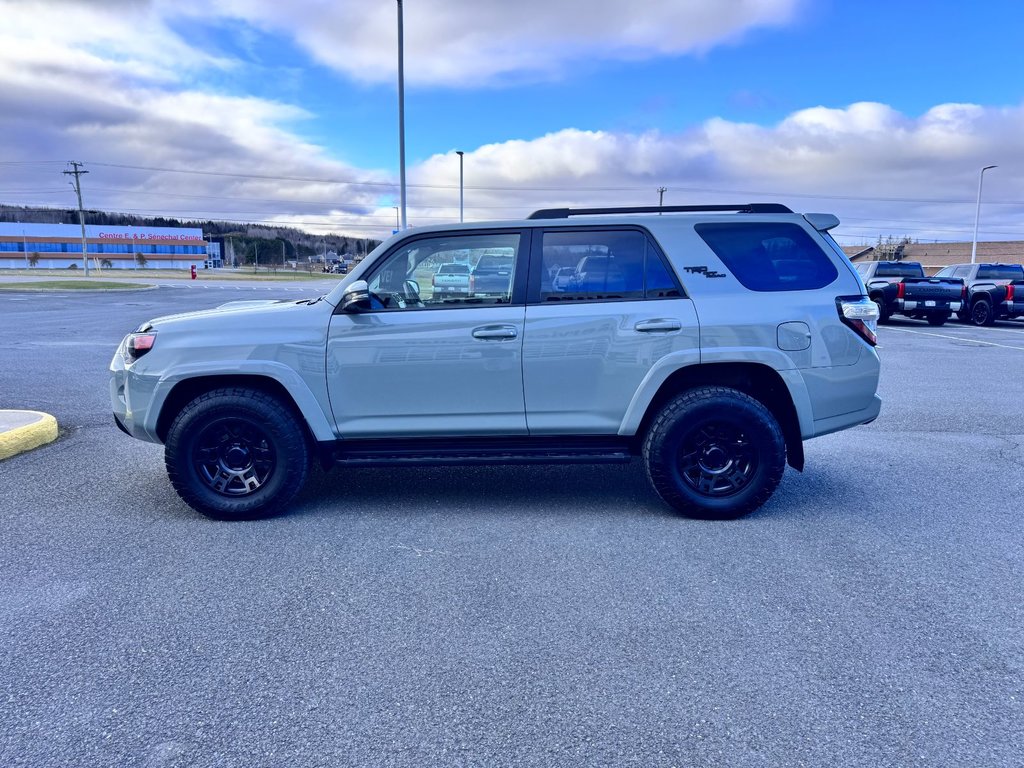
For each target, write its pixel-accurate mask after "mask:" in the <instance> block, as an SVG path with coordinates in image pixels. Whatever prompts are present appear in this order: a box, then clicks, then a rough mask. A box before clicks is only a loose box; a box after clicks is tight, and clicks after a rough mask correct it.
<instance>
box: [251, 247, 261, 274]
mask: <svg viewBox="0 0 1024 768" xmlns="http://www.w3.org/2000/svg"><path fill="white" fill-rule="evenodd" d="M252 249H253V250H254V251H255V252H256V265H255V266H254V267H253V268H252V271H253V272H259V271H260V244H259V243H253V244H252Z"/></svg>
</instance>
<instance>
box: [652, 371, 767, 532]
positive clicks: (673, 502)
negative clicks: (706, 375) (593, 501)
mask: <svg viewBox="0 0 1024 768" xmlns="http://www.w3.org/2000/svg"><path fill="white" fill-rule="evenodd" d="M643 457H644V463H645V464H646V466H647V476H648V477H649V478H650V481H651V484H652V485H653V486H654V489H655V490H656V491H657V492H658V495H659V496H661V498H662V499H664V500H665V502H666V503H668V504H669V505H670V506H672V507H674V508H675V509H677V510H678V511H679V512H682V513H683V514H684V515H687V516H688V517H696V518H702V519H713V520H727V519H731V518H736V517H740V516H742V515H745V514H747V513H749V512H752V511H754V510H755V509H757V508H758V507H760V506H761V505H762V504H764V503H765V502H766V501H767V500H768V498H769V497H770V496H771V495H772V493H773V492H774V491H775V488H776V487H777V486H778V484H779V481H780V480H781V479H782V473H783V471H784V470H785V466H786V443H785V440H784V439H783V436H782V430H781V428H780V427H779V424H778V422H777V421H776V420H775V417H774V416H772V414H771V412H770V411H769V410H768V409H767V408H766V407H765V406H764V405H763V404H761V403H760V402H758V401H757V400H755V399H754V398H752V397H750V396H749V395H746V394H744V393H742V392H739V391H738V390H735V389H729V388H727V387H700V388H697V389H692V390H690V391H688V392H685V393H683V394H681V395H678V396H677V397H675V398H674V399H672V400H670V401H669V402H668V403H667V404H666V405H665V406H664V407H663V408H662V410H661V412H660V413H659V414H658V415H657V416H656V417H655V419H654V422H653V423H652V424H651V428H650V430H649V431H648V433H647V437H646V439H645V440H644V446H643Z"/></svg>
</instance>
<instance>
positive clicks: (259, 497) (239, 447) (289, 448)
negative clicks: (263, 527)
mask: <svg viewBox="0 0 1024 768" xmlns="http://www.w3.org/2000/svg"><path fill="white" fill-rule="evenodd" d="M164 461H165V463H166V465H167V474H168V476H169V477H170V479H171V484H172V485H173V486H174V489H175V490H176V491H177V492H178V495H179V496H181V498H182V499H183V500H184V501H185V503H187V504H188V505H189V506H190V507H192V508H193V509H195V510H196V511H198V512H201V513H203V514H204V515H206V516H207V517H212V518H215V519H218V520H255V519H258V518H262V517H269V516H271V515H274V514H276V513H278V512H280V511H281V510H282V509H284V507H285V506H286V505H287V504H288V502H289V501H291V500H292V498H293V497H294V496H295V494H296V493H298V492H299V490H300V489H301V488H302V485H303V483H304V482H305V480H306V475H307V474H308V472H309V467H310V450H309V445H308V443H307V442H306V436H305V434H304V432H303V429H302V425H301V424H299V422H298V419H297V418H296V417H295V416H294V415H293V414H292V412H291V410H290V409H289V408H287V407H286V406H285V405H284V404H283V403H281V401H280V400H278V398H276V397H274V396H273V395H270V394H268V393H266V392H261V391H259V390H253V389H245V388H227V389H216V390H213V391H211V392H207V393H205V394H203V395H200V396H199V397H197V398H196V399H194V400H192V401H191V402H190V403H189V404H188V405H186V406H185V407H184V408H183V409H182V410H181V412H180V413H179V414H178V415H177V417H176V418H175V419H174V422H173V423H172V424H171V428H170V430H169V432H168V434H167V441H166V444H165V446H164Z"/></svg>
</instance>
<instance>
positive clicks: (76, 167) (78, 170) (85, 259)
mask: <svg viewBox="0 0 1024 768" xmlns="http://www.w3.org/2000/svg"><path fill="white" fill-rule="evenodd" d="M69 164H70V165H71V167H72V168H73V170H70V171H62V173H63V174H64V175H65V176H74V177H75V183H74V184H72V185H71V186H73V187H74V188H75V194H76V195H78V223H79V224H81V225H82V263H83V264H84V265H85V276H86V277H88V276H89V246H88V245H87V244H86V242H85V211H84V210H82V184H81V181H80V180H79V178H78V177H79V176H81V175H82V174H83V173H88V171H83V170H82V164H81V163H77V162H75V161H74V160H72V161H71V162H70V163H69Z"/></svg>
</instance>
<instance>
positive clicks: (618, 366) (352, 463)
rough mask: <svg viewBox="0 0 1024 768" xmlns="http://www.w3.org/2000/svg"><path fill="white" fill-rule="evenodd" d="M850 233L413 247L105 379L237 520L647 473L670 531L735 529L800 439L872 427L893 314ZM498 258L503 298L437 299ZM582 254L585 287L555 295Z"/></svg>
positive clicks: (701, 229)
mask: <svg viewBox="0 0 1024 768" xmlns="http://www.w3.org/2000/svg"><path fill="white" fill-rule="evenodd" d="M655 214H658V215H655ZM838 223H839V220H838V219H837V218H836V217H835V216H831V215H828V214H806V215H799V214H796V213H793V212H792V211H790V210H789V209H788V208H786V207H784V206H782V205H777V204H772V203H761V204H746V205H736V206H723V205H710V206H674V207H673V206H666V207H660V208H655V209H649V208H640V209H636V208H609V209H586V210H582V211H578V210H570V209H553V210H542V211H537V212H535V213H534V214H533V215H532V216H530V217H529V218H528V219H526V220H522V221H508V222H502V223H493V222H491V223H488V224H487V225H486V227H475V226H465V225H455V226H448V227H446V226H436V227H424V228H421V229H416V230H410V231H406V232H402V233H400V234H397V235H396V236H394V237H392V238H391V239H389V240H387V241H386V242H384V243H382V244H381V245H380V246H379V247H378V248H377V249H375V250H374V251H373V252H372V253H371V254H370V255H369V256H367V257H366V258H365V259H364V260H363V261H362V263H360V264H359V265H358V266H357V267H356V268H355V269H354V270H353V272H352V273H351V274H350V275H348V276H347V277H346V278H345V279H344V280H342V281H340V283H339V284H338V285H336V286H335V287H334V288H332V290H331V291H330V292H329V293H327V294H325V295H323V296H320V297H317V298H313V299H303V300H300V301H267V302H265V303H263V304H260V305H257V306H253V305H252V304H251V303H246V304H245V305H241V306H238V305H232V304H226V305H224V306H222V307H220V308H218V309H214V310H207V311H204V312H192V313H186V314H178V315H172V316H168V317H161V318H157V319H155V320H151V321H149V322H146V323H143V324H142V325H141V326H139V327H138V328H137V329H136V330H135V331H134V332H132V333H130V334H128V335H127V336H126V337H125V338H124V340H123V341H122V343H121V344H120V346H119V347H118V349H117V351H116V353H115V354H114V357H113V360H112V361H111V365H110V398H111V403H112V408H113V411H114V419H115V422H116V424H117V425H118V426H119V427H120V428H121V429H122V430H123V431H124V432H126V433H128V434H129V435H132V436H133V437H136V438H139V439H141V440H147V441H150V442H155V443H162V444H163V445H164V460H165V463H166V466H167V471H168V475H169V477H170V480H171V483H172V485H173V486H174V488H175V489H176V490H177V492H178V493H179V494H180V496H181V497H182V499H184V500H185V501H186V502H187V503H188V504H190V505H191V506H192V507H193V508H195V509H196V510H198V511H200V512H202V513H203V514H206V515H209V516H211V517H215V518H221V519H248V518H255V517H263V516H267V515H271V514H274V513H277V512H280V511H282V510H283V509H285V508H286V507H287V505H288V504H289V502H290V501H291V500H292V499H293V498H294V496H295V494H296V493H298V491H299V489H300V488H301V487H302V486H303V483H304V482H305V479H306V477H307V473H308V472H309V469H310V466H311V465H312V464H313V463H320V464H322V465H323V466H325V467H329V466H339V467H342V468H345V467H367V466H410V465H412V466H419V465H433V464H457V465H475V464H486V463H499V464H521V463H538V462H542V463H602V462H629V461H631V460H632V459H633V458H634V457H638V458H639V459H640V460H641V461H642V462H643V465H644V467H645V468H646V471H647V476H648V478H649V480H650V483H651V485H652V486H653V488H654V490H655V491H656V492H657V493H658V494H659V495H660V496H661V498H662V499H663V500H664V501H665V502H666V503H667V504H668V505H670V506H671V507H673V508H675V509H676V510H678V511H680V512H682V513H683V514H686V515H691V516H695V517H703V518H719V519H721V518H732V517H737V516H739V515H743V514H746V513H748V512H750V511H752V510H754V509H756V508H758V507H759V506H761V505H762V504H764V503H765V502H766V501H767V500H768V499H769V498H770V497H771V495H772V493H773V492H774V490H775V488H776V487H777V486H778V484H779V482H780V481H781V479H782V476H783V470H784V468H785V465H786V464H787V463H788V464H789V465H790V466H791V467H793V468H794V469H796V470H799V471H802V470H803V469H804V452H803V441H804V440H808V439H810V438H813V437H816V436H818V435H825V434H829V433H832V432H836V431H838V430H843V429H847V428H850V427H854V426H857V425H859V424H866V423H868V422H870V421H872V420H874V419H875V418H876V417H877V415H878V413H879V409H880V407H881V401H880V399H879V398H878V396H877V394H876V389H877V385H878V376H879V359H878V355H877V354H876V351H875V343H876V339H875V322H876V320H877V318H878V310H877V307H876V305H875V303H874V302H872V301H871V300H870V299H869V298H868V297H867V296H866V295H865V294H864V292H863V285H862V283H861V280H860V278H859V277H858V275H857V272H856V270H854V268H853V266H852V264H850V262H849V260H848V259H847V258H846V257H845V256H844V254H843V252H842V250H841V249H840V248H839V246H838V245H836V243H835V241H834V240H833V239H832V238H831V236H830V235H829V234H828V231H829V230H830V229H831V228H833V227H835V226H836V225H838ZM496 253H501V254H505V253H507V254H509V256H508V258H505V257H502V258H501V261H502V264H501V265H500V266H501V269H496V270H495V271H496V272H501V271H503V270H504V271H508V272H509V274H508V275H507V276H505V280H506V282H507V284H508V286H509V287H508V291H509V293H507V294H506V293H504V292H502V291H495V293H494V294H493V295H492V296H490V297H483V296H480V295H478V294H477V295H469V296H466V297H465V298H463V299H461V300H454V301H453V300H451V299H438V298H436V297H434V296H427V295H426V292H424V295H421V294H420V290H419V284H418V282H417V280H416V279H415V277H414V276H415V274H416V271H417V269H419V268H420V265H421V264H424V263H428V264H429V263H438V262H446V261H451V260H453V259H454V258H455V257H456V255H461V256H465V257H467V258H468V260H469V261H471V262H473V261H476V262H477V269H476V273H479V272H480V269H481V266H483V265H484V263H485V259H486V258H488V256H491V255H494V254H496ZM581 253H585V254H591V255H593V256H594V258H593V259H590V260H589V261H588V263H587V275H588V277H587V280H588V281H591V280H592V281H593V286H592V287H587V286H586V285H579V286H576V287H574V289H573V293H571V294H566V293H565V292H564V291H561V290H559V289H556V288H555V287H554V286H552V285H549V284H547V283H546V281H545V279H544V277H545V276H546V275H550V270H551V269H552V267H554V266H556V265H563V264H565V263H567V261H569V260H570V259H571V256H572V255H573V254H581ZM598 254H603V258H602V257H598V256H597V255H598ZM428 260H429V261H428ZM602 268H603V269H605V270H609V271H613V272H614V273H615V275H614V281H615V282H616V285H617V287H616V289H615V292H614V293H610V292H609V291H608V290H607V289H606V288H605V287H602V286H604V285H607V284H609V283H611V282H612V280H611V279H601V275H600V270H601V269H602ZM851 471H852V470H851ZM354 501H355V500H354Z"/></svg>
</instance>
